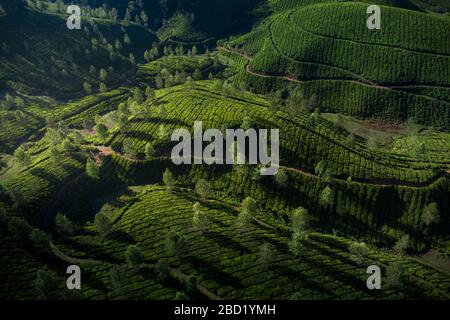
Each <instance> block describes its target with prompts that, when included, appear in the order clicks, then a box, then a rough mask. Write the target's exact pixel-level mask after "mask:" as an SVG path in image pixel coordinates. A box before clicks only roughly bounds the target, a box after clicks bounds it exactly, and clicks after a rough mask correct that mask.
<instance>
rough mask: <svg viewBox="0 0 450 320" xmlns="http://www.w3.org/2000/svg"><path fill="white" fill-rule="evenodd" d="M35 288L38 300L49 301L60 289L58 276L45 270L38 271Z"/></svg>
mask: <svg viewBox="0 0 450 320" xmlns="http://www.w3.org/2000/svg"><path fill="white" fill-rule="evenodd" d="M33 287H34V292H35V293H36V295H37V297H38V299H41V300H47V299H49V298H51V296H52V292H53V291H54V290H56V289H57V288H58V284H57V279H56V276H55V275H54V274H53V273H51V272H49V271H47V270H45V269H38V271H37V272H36V278H35V279H34V286H33Z"/></svg>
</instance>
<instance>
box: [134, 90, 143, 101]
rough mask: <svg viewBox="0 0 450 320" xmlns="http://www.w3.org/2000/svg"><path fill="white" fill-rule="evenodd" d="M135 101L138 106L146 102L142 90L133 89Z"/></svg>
mask: <svg viewBox="0 0 450 320" xmlns="http://www.w3.org/2000/svg"><path fill="white" fill-rule="evenodd" d="M133 99H134V101H135V102H136V103H137V104H141V103H143V102H144V100H145V98H144V93H143V92H142V90H141V89H139V88H134V89H133Z"/></svg>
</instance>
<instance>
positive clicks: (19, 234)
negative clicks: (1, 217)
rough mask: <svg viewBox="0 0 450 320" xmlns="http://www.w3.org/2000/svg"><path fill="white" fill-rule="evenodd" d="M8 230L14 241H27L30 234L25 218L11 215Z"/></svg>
mask: <svg viewBox="0 0 450 320" xmlns="http://www.w3.org/2000/svg"><path fill="white" fill-rule="evenodd" d="M8 231H9V233H10V234H11V236H12V237H13V238H14V239H15V240H16V241H27V240H28V239H29V236H30V234H31V227H30V225H29V224H28V223H27V222H26V221H25V219H23V218H19V217H12V218H11V219H10V220H9V221H8Z"/></svg>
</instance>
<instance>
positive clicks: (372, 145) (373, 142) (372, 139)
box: [367, 133, 379, 150]
mask: <svg viewBox="0 0 450 320" xmlns="http://www.w3.org/2000/svg"><path fill="white" fill-rule="evenodd" d="M378 146H379V140H378V137H377V136H376V135H375V134H374V133H371V134H370V136H369V138H368V139H367V147H368V148H369V149H371V150H377V149H378Z"/></svg>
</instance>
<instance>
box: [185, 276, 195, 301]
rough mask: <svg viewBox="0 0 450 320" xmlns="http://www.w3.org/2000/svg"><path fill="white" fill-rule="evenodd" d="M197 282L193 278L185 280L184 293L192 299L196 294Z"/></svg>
mask: <svg viewBox="0 0 450 320" xmlns="http://www.w3.org/2000/svg"><path fill="white" fill-rule="evenodd" d="M197 286H198V281H197V278H196V277H195V276H189V277H188V278H187V279H186V292H187V294H188V295H189V296H191V297H193V296H195V294H196V293H197Z"/></svg>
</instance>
